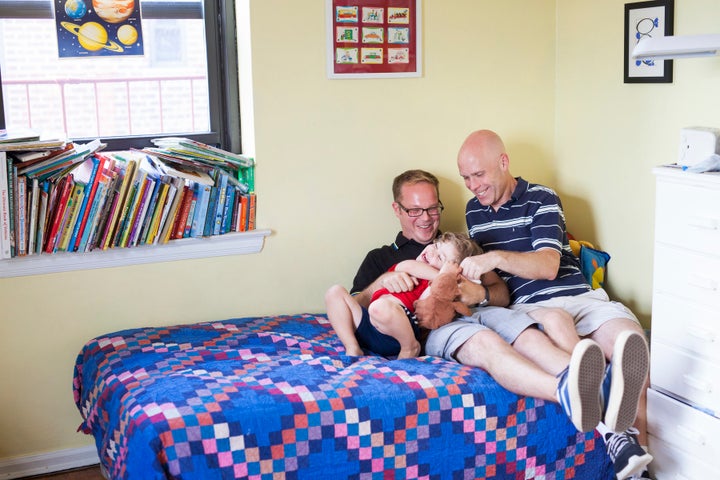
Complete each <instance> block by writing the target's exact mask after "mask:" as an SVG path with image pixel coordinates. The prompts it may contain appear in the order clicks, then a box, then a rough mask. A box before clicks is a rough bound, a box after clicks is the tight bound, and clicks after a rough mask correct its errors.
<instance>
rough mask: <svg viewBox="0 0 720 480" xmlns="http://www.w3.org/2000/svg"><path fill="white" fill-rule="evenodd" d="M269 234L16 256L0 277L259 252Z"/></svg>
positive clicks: (4, 263) (0, 266) (1, 264)
mask: <svg viewBox="0 0 720 480" xmlns="http://www.w3.org/2000/svg"><path fill="white" fill-rule="evenodd" d="M270 233H271V231H270V230H252V231H249V232H238V233H226V234H225V235H214V236H210V237H206V238H182V239H178V240H172V241H170V242H168V243H166V244H164V245H147V246H140V247H131V248H114V249H110V250H105V251H93V252H88V253H65V252H59V253H54V254H52V255H50V254H48V255H31V256H26V257H14V258H10V259H7V260H0V278H9V277H23V276H27V275H42V274H46V273H59V272H70V271H74V270H90V269H94V268H110V267H121V266H126V265H139V264H143V263H160V262H172V261H176V260H188V259H195V258H209V257H221V256H224V255H241V254H250V253H258V252H260V251H261V250H262V247H263V243H264V240H265V237H267V236H268V235H270Z"/></svg>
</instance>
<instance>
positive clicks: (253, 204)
mask: <svg viewBox="0 0 720 480" xmlns="http://www.w3.org/2000/svg"><path fill="white" fill-rule="evenodd" d="M248 197H249V198H248V214H247V229H246V230H247V231H250V230H255V211H256V209H257V195H256V194H255V193H250V194H248Z"/></svg>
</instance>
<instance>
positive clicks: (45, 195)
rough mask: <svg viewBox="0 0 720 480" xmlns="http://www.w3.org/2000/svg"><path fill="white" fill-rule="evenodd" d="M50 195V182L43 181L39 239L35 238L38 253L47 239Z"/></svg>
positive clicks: (38, 228)
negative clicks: (46, 230)
mask: <svg viewBox="0 0 720 480" xmlns="http://www.w3.org/2000/svg"><path fill="white" fill-rule="evenodd" d="M49 197H50V195H49V184H48V182H43V183H42V186H41V187H40V209H39V211H38V226H37V239H36V240H35V253H37V254H40V253H42V246H43V242H44V240H45V229H46V228H47V216H48V205H49Z"/></svg>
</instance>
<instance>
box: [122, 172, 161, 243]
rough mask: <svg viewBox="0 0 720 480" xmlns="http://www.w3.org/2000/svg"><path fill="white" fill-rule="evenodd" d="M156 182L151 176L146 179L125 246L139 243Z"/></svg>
mask: <svg viewBox="0 0 720 480" xmlns="http://www.w3.org/2000/svg"><path fill="white" fill-rule="evenodd" d="M156 183H157V182H156V181H155V180H154V179H153V178H150V177H149V176H148V177H147V178H146V179H145V185H144V187H143V192H142V196H141V197H140V201H139V203H138V209H137V214H136V215H135V218H134V219H133V225H132V228H131V229H130V236H129V237H128V240H127V243H126V245H125V246H128V247H132V246H135V245H137V239H138V235H140V230H141V228H142V225H143V224H144V223H145V217H146V216H147V212H148V207H149V206H150V200H151V199H152V196H153V192H154V191H155V184H156Z"/></svg>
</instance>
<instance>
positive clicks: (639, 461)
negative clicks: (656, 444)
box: [616, 453, 653, 480]
mask: <svg viewBox="0 0 720 480" xmlns="http://www.w3.org/2000/svg"><path fill="white" fill-rule="evenodd" d="M652 461H653V456H652V455H650V454H649V453H646V454H645V455H643V456H642V457H638V456H633V457H631V458H630V460H629V461H628V464H627V466H626V467H625V468H623V469H622V470H621V471H619V472H618V473H617V474H616V477H617V479H618V480H625V479H626V478H629V477H632V476H633V475H635V474H637V473H641V472H642V471H643V470H645V467H647V466H648V464H649V463H650V462H652Z"/></svg>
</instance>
